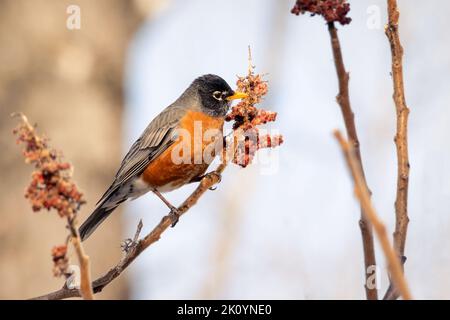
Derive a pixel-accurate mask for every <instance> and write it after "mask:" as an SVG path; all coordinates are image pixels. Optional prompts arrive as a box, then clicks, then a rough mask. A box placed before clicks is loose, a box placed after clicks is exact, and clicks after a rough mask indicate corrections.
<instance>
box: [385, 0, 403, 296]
mask: <svg viewBox="0 0 450 320" xmlns="http://www.w3.org/2000/svg"><path fill="white" fill-rule="evenodd" d="M387 3H388V17H389V22H388V25H387V26H386V35H387V37H388V39H389V44H390V46H391V53H392V79H393V85H394V95H393V98H394V102H395V109H396V113H397V133H396V135H395V139H394V141H395V145H396V148H397V166H398V172H397V197H396V199H395V232H394V248H395V252H396V253H397V256H398V257H399V259H400V260H401V261H402V262H403V263H404V262H405V261H406V257H405V243H406V234H407V231H408V223H409V217H408V184H409V159H408V115H409V109H408V107H407V105H406V99H405V88H404V83H403V47H402V45H401V42H400V36H399V32H398V23H399V16H400V13H399V10H398V7H397V1H396V0H388V1H387ZM403 263H402V268H403ZM397 298H398V293H397V292H396V290H395V288H394V287H393V286H392V282H391V285H390V286H389V289H388V291H387V292H386V294H385V296H384V299H388V300H391V299H392V300H395V299H397Z"/></svg>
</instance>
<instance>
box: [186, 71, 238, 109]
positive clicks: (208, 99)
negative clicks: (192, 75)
mask: <svg viewBox="0 0 450 320" xmlns="http://www.w3.org/2000/svg"><path fill="white" fill-rule="evenodd" d="M192 85H193V86H194V87H195V88H196V90H197V93H198V95H199V98H200V102H201V104H202V111H203V112H205V113H207V114H209V115H211V116H214V117H224V116H225V114H226V113H227V112H228V110H229V108H230V105H231V101H232V100H234V99H240V98H243V97H244V96H243V94H240V93H236V92H234V91H233V89H231V87H230V86H229V85H228V83H227V82H226V81H225V80H223V79H222V78H221V77H219V76H216V75H214V74H207V75H204V76H201V77H199V78H197V79H195V80H194V82H193V83H192Z"/></svg>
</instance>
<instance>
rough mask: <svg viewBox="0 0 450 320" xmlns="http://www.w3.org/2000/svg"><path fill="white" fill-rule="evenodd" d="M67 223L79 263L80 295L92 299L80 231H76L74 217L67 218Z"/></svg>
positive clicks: (88, 272) (89, 274)
mask: <svg viewBox="0 0 450 320" xmlns="http://www.w3.org/2000/svg"><path fill="white" fill-rule="evenodd" d="M67 223H68V226H69V230H70V235H71V238H72V244H73V246H74V248H75V252H76V253H77V257H78V261H79V263H80V295H81V297H82V298H83V299H85V300H94V292H93V290H92V286H91V266H90V260H89V256H88V255H86V253H85V251H84V248H83V245H82V244H81V238H80V233H79V232H78V226H77V224H76V222H75V218H74V217H71V218H68V219H67Z"/></svg>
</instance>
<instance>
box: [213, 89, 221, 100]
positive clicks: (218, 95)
mask: <svg viewBox="0 0 450 320" xmlns="http://www.w3.org/2000/svg"><path fill="white" fill-rule="evenodd" d="M213 97H214V99H216V100H219V101H221V100H222V92H220V91H214V93H213Z"/></svg>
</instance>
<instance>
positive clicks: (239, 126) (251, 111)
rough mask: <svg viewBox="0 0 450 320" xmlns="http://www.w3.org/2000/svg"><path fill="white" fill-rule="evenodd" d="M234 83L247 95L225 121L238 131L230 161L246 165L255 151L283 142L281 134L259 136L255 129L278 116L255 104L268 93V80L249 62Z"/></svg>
mask: <svg viewBox="0 0 450 320" xmlns="http://www.w3.org/2000/svg"><path fill="white" fill-rule="evenodd" d="M236 85H237V90H238V91H240V92H244V93H246V94H247V95H248V97H246V98H244V99H242V100H241V102H239V103H238V104H237V105H236V106H234V107H232V109H231V112H230V113H229V114H228V115H227V117H226V118H225V120H226V121H234V123H233V129H234V130H235V133H236V132H239V134H238V135H236V134H235V143H236V144H237V148H236V152H235V153H234V156H233V159H232V161H233V163H235V164H238V165H240V166H241V167H244V168H245V167H246V166H248V165H249V164H250V163H251V162H252V160H253V158H254V156H255V154H256V151H258V150H259V149H262V148H275V147H277V146H279V145H280V144H282V143H283V137H282V136H281V135H274V136H271V135H260V133H259V129H258V128H257V126H258V125H262V124H266V123H267V122H273V121H275V120H276V117H277V113H276V112H273V111H267V110H263V109H258V108H256V107H255V104H257V103H260V102H261V100H262V97H263V96H264V95H265V94H267V91H268V85H267V81H264V80H263V79H262V76H261V75H259V74H255V73H254V71H253V66H251V65H250V67H249V71H248V75H247V76H246V77H239V78H238V80H237V82H236ZM236 140H237V141H236ZM239 140H241V141H239Z"/></svg>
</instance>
